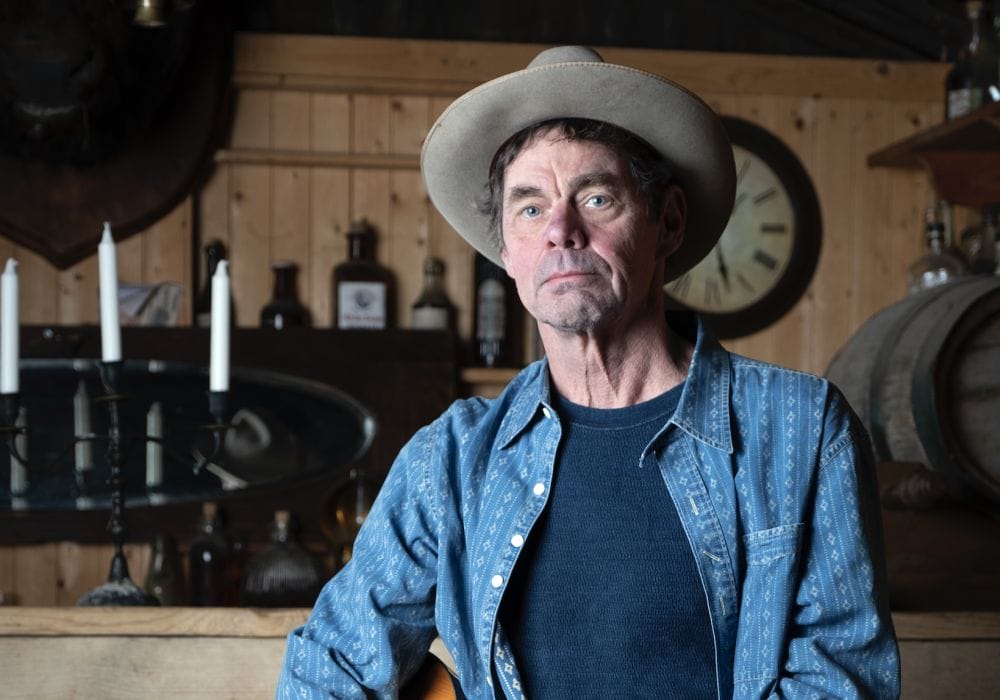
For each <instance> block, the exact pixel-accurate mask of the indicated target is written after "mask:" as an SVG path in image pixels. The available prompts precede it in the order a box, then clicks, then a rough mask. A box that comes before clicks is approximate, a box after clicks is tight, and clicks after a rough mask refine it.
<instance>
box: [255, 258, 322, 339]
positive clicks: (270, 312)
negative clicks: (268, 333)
mask: <svg viewBox="0 0 1000 700" xmlns="http://www.w3.org/2000/svg"><path fill="white" fill-rule="evenodd" d="M271 273H272V274H273V277H274V286H273V291H272V294H271V300H270V301H269V302H267V304H265V305H264V308H262V309H261V310H260V327H261V328H277V329H281V328H287V327H289V326H311V325H312V315H311V314H310V313H309V309H307V308H306V307H305V306H304V305H303V304H302V302H300V301H299V290H298V274H299V266H298V265H297V264H296V263H294V262H292V261H291V260H278V261H277V262H275V263H273V264H272V265H271Z"/></svg>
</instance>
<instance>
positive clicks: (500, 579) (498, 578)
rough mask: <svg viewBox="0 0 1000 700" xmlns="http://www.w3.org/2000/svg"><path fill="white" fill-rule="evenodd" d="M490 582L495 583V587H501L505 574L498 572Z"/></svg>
mask: <svg viewBox="0 0 1000 700" xmlns="http://www.w3.org/2000/svg"><path fill="white" fill-rule="evenodd" d="M490 583H491V584H492V585H493V587H494V588H500V586H502V585H503V576H501V575H500V574H497V575H496V576H494V577H493V578H492V579H490Z"/></svg>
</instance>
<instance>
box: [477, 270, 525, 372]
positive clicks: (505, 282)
mask: <svg viewBox="0 0 1000 700" xmlns="http://www.w3.org/2000/svg"><path fill="white" fill-rule="evenodd" d="M473 276H474V293H475V299H474V301H473V307H474V308H473V316H474V318H473V330H474V335H475V338H474V340H473V348H472V350H473V353H472V355H473V356H472V361H473V364H476V365H480V366H483V367H510V366H516V365H518V364H519V363H520V362H521V354H520V352H519V350H520V344H521V340H522V338H521V332H520V331H521V329H522V327H523V311H522V307H521V302H520V300H519V299H518V297H517V290H516V289H515V287H514V282H513V280H511V279H510V277H508V276H507V273H506V271H504V269H503V268H501V267H500V266H499V265H497V264H495V263H493V262H492V261H490V260H489V259H488V258H487V257H485V256H484V255H482V254H481V253H476V259H475V265H474V275H473Z"/></svg>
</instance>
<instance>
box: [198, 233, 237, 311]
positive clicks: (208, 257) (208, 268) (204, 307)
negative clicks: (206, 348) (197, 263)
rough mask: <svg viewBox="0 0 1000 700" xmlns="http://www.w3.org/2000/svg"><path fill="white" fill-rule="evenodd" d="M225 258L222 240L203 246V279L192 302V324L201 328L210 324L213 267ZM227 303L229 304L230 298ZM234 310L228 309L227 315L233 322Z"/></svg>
mask: <svg viewBox="0 0 1000 700" xmlns="http://www.w3.org/2000/svg"><path fill="white" fill-rule="evenodd" d="M225 259H226V246H225V244H224V243H223V242H222V241H220V240H218V239H216V240H213V241H210V242H209V243H208V244H207V245H206V246H205V279H204V280H202V284H201V289H199V290H198V296H197V297H196V298H195V303H194V325H196V326H199V327H201V328H208V327H209V326H211V325H212V275H214V274H215V268H217V267H218V266H219V261H220V260H225ZM229 303H230V306H231V305H232V299H231V298H230V301H229ZM234 311H235V310H234V309H232V308H231V309H230V312H231V313H230V316H229V317H230V318H231V319H233V322H234V323H235V322H236V321H235V319H236V314H235V313H234Z"/></svg>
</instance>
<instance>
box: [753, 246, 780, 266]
mask: <svg viewBox="0 0 1000 700" xmlns="http://www.w3.org/2000/svg"><path fill="white" fill-rule="evenodd" d="M753 259H754V260H756V261H757V262H759V263H760V264H761V265H763V266H764V267H766V268H767V269H768V270H773V269H774V268H776V267H777V266H778V259H777V258H775V257H774V256H772V255H769V254H768V253H765V252H764V251H763V250H761V249H760V248H758V249H757V250H755V251H754V254H753Z"/></svg>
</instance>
